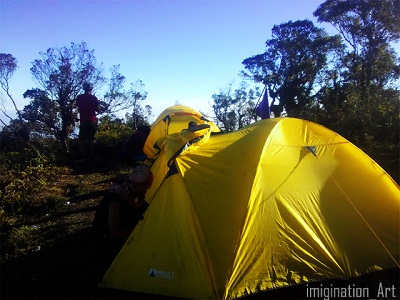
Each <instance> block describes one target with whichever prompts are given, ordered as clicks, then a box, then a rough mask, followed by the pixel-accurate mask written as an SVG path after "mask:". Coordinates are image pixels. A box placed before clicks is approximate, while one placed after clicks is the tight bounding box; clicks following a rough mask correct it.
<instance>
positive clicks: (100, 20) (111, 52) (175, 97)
mask: <svg viewBox="0 0 400 300" xmlns="http://www.w3.org/2000/svg"><path fill="white" fill-rule="evenodd" d="M323 2H324V1H323V0H258V1H257V0H254V1H253V0H247V1H245V0H242V1H234V0H230V1H218V0H214V1H211V0H210V1H205V0H204V1H203V0H193V1H191V0H181V1H179V0H176V1H162V0H153V1H152V0H149V1H134V0H119V1H88V0H87V1H79V0H69V1H67V0H65V1H57V0H52V1H40V0H30V1H23V0H13V1H7V0H1V1H0V52H1V53H10V54H12V55H13V56H14V57H15V58H17V60H18V65H19V68H18V69H17V71H16V72H15V74H14V76H13V77H12V79H11V80H10V91H11V94H12V96H13V97H14V99H15V100H16V102H17V105H18V107H19V108H20V109H22V108H23V106H24V105H26V104H27V102H26V100H24V99H23V97H22V95H23V93H24V92H25V91H26V90H27V89H29V88H32V87H36V84H35V83H34V81H33V80H32V76H31V73H30V67H31V63H32V62H33V61H34V60H35V59H39V58H40V55H39V52H44V51H46V50H47V49H48V48H50V47H63V46H69V45H70V43H71V42H74V43H80V42H82V41H84V42H86V43H87V44H88V48H89V49H94V51H95V52H94V54H95V56H96V59H97V61H98V62H101V63H103V66H104V70H105V75H106V76H109V73H108V70H109V68H111V67H112V66H113V65H117V64H120V65H121V69H120V71H121V73H122V74H123V75H124V76H125V77H126V79H127V85H126V87H128V85H129V83H130V82H135V81H136V80H137V79H141V80H142V81H143V83H144V84H145V90H146V91H147V92H148V97H147V100H146V101H145V102H144V104H148V105H151V106H152V107H153V114H154V118H156V117H157V116H158V114H159V113H160V112H161V111H162V110H164V109H165V108H167V107H169V106H171V105H174V104H175V102H177V101H178V102H179V103H180V104H183V105H188V106H191V107H193V108H194V109H197V110H201V111H203V112H211V107H210V105H211V103H212V98H211V96H212V94H214V93H218V92H219V90H220V89H221V88H225V87H226V86H227V85H228V84H229V83H231V82H233V81H234V82H236V83H239V82H240V80H241V79H240V78H239V76H238V74H239V72H240V71H241V70H243V66H242V61H243V60H244V59H245V58H247V57H250V56H253V55H256V54H260V53H262V52H264V50H265V41H266V40H267V39H269V38H271V29H272V27H273V26H274V25H275V24H276V25H278V24H281V23H284V22H287V21H289V20H293V21H295V20H302V19H306V18H307V19H310V20H312V21H314V23H315V24H316V25H317V26H318V27H323V28H326V29H327V30H328V31H329V30H332V29H331V27H330V26H329V25H328V24H318V23H317V22H316V19H315V18H314V17H313V15H312V13H313V12H314V11H315V10H316V8H317V7H318V6H319V5H320V4H321V3H323ZM333 33H335V32H333ZM98 96H101V95H98ZM7 103H9V102H7ZM9 104H10V103H9ZM7 111H8V112H9V113H11V112H12V111H13V110H12V108H11V106H10V105H8V106H7ZM3 117H4V116H1V115H0V118H3Z"/></svg>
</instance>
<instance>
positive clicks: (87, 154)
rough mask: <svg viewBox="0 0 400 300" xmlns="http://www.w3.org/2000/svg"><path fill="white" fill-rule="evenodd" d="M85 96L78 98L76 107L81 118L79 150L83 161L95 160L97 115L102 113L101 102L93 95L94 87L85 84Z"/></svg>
mask: <svg viewBox="0 0 400 300" xmlns="http://www.w3.org/2000/svg"><path fill="white" fill-rule="evenodd" d="M83 90H84V91H85V93H84V94H81V95H79V96H78V97H76V105H77V106H78V112H79V116H80V125H79V149H80V152H81V156H82V158H83V159H88V158H93V155H94V140H95V138H94V136H95V134H96V132H97V121H98V120H97V117H96V113H98V112H100V102H99V100H98V99H97V97H96V96H94V95H92V90H93V85H92V84H91V83H85V84H83Z"/></svg>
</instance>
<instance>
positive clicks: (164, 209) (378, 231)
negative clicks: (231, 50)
mask: <svg viewBox="0 0 400 300" xmlns="http://www.w3.org/2000/svg"><path fill="white" fill-rule="evenodd" d="M210 131H211V128H208V129H207V128H203V129H201V130H200V131H195V132H191V133H189V135H192V136H191V137H194V136H196V137H195V138H187V133H185V132H175V133H174V134H170V135H168V136H167V137H164V138H163V139H161V140H159V145H161V147H159V148H160V153H159V156H158V158H157V160H156V163H155V164H154V165H153V167H152V170H153V173H157V172H160V173H162V175H161V176H162V177H163V179H162V180H161V182H160V183H159V184H158V185H157V186H156V187H155V190H154V191H153V192H152V193H150V194H149V196H148V198H147V201H148V202H149V203H150V205H149V208H148V209H147V211H146V213H145V215H144V220H143V221H142V222H140V223H139V224H138V225H137V227H136V228H135V230H134V231H133V233H132V235H131V236H130V238H129V239H128V241H127V242H126V244H125V246H124V247H123V248H122V250H121V252H120V253H119V255H118V256H117V258H116V259H115V261H114V262H113V264H112V265H111V267H110V268H109V270H108V272H107V273H106V275H105V277H104V280H103V282H102V283H101V285H100V286H101V287H107V288H115V289H123V290H129V291H137V292H144V293H151V294H159V295H167V296H173V297H184V298H212V299H215V298H218V299H222V298H225V299H233V298H237V297H240V296H243V295H248V294H252V293H257V292H260V291H264V290H268V289H273V288H277V287H283V286H288V285H291V284H297V283H303V282H310V281H315V280H323V279H327V278H350V277H353V276H358V275H360V274H364V273H367V272H369V271H372V270H380V269H387V268H392V267H398V266H399V261H400V260H399V216H400V190H399V187H398V186H397V185H396V183H395V182H394V181H393V180H392V179H391V178H390V177H389V176H388V175H387V174H386V173H385V171H384V170H382V169H381V168H380V167H379V166H378V165H377V164H376V163H375V162H374V161H373V160H372V159H370V158H369V157H368V156H367V155H366V154H364V153H363V152H362V151H361V150H359V149H358V148H357V147H355V146H354V145H353V144H351V143H350V142H348V141H347V140H345V139H344V138H342V137H341V136H339V135H338V134H336V133H334V132H332V131H330V130H328V129H326V128H324V127H322V126H320V125H317V124H315V123H311V122H307V121H303V120H299V119H292V118H276V119H267V120H263V121H259V122H257V123H254V124H251V125H249V126H247V127H245V128H243V129H241V130H239V131H237V132H233V133H228V134H217V135H213V136H210ZM201 137H204V138H205V139H204V142H203V143H201V142H200V141H201V140H202V139H201ZM188 141H189V142H188ZM158 161H160V162H163V163H162V164H158V163H157V162H158ZM156 176H157V175H156Z"/></svg>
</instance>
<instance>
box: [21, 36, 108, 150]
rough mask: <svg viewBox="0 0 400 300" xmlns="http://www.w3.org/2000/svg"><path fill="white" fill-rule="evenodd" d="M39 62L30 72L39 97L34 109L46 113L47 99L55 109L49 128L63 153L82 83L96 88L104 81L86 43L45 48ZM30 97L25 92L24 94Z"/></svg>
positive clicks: (91, 51) (66, 148) (73, 126)
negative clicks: (37, 87)
mask: <svg viewBox="0 0 400 300" xmlns="http://www.w3.org/2000/svg"><path fill="white" fill-rule="evenodd" d="M40 55H41V57H42V58H41V59H36V60H35V61H34V62H33V63H32V68H31V73H32V75H33V78H34V80H35V81H36V83H37V84H38V86H39V87H40V89H41V90H42V91H43V92H44V93H45V94H46V97H43V94H42V95H41V97H39V98H35V97H36V96H35V97H34V98H35V99H36V103H35V105H34V106H35V107H36V108H35V109H39V110H42V111H46V109H47V108H46V107H45V105H46V104H47V103H48V101H47V100H46V101H43V102H42V101H40V99H42V100H44V99H50V101H52V103H53V105H52V106H51V107H52V109H54V110H56V114H57V117H58V118H57V119H54V120H53V124H52V125H51V126H50V127H51V128H55V127H56V128H57V130H55V131H54V132H57V135H56V138H57V139H58V140H59V141H60V142H61V145H62V147H63V149H64V150H66V151H68V150H69V147H68V137H69V135H70V134H71V133H72V132H73V129H74V128H75V121H76V116H77V112H76V109H75V99H76V96H77V95H78V94H79V93H80V92H81V90H82V86H83V83H85V82H91V83H92V84H93V85H95V86H96V85H99V84H101V83H103V82H104V78H103V76H102V70H101V68H100V67H99V66H98V65H97V61H96V58H95V56H94V50H89V49H88V47H87V45H86V43H84V42H82V43H81V44H75V43H71V45H70V47H62V48H49V49H48V50H47V51H46V52H40ZM29 94H31V93H30V92H29V90H28V92H27V95H29Z"/></svg>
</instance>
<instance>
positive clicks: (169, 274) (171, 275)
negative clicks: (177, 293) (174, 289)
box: [149, 268, 174, 279]
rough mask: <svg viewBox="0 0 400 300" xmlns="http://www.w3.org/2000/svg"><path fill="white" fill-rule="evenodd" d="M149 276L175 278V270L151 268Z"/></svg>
mask: <svg viewBox="0 0 400 300" xmlns="http://www.w3.org/2000/svg"><path fill="white" fill-rule="evenodd" d="M149 277H155V278H164V279H174V272H171V271H161V270H157V269H154V268H150V270H149Z"/></svg>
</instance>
